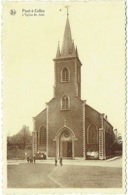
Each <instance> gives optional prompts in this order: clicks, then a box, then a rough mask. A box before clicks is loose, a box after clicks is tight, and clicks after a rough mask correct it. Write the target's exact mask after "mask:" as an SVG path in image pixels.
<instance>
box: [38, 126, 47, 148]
mask: <svg viewBox="0 0 128 195" xmlns="http://www.w3.org/2000/svg"><path fill="white" fill-rule="evenodd" d="M39 143H40V145H43V144H46V128H45V127H44V126H42V127H41V128H40V133H39Z"/></svg>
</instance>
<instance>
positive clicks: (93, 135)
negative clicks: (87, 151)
mask: <svg viewBox="0 0 128 195" xmlns="http://www.w3.org/2000/svg"><path fill="white" fill-rule="evenodd" d="M87 143H88V144H97V143H98V130H97V127H96V126H95V125H93V124H91V125H90V126H89V127H88V130H87Z"/></svg>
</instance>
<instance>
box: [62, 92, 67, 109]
mask: <svg viewBox="0 0 128 195" xmlns="http://www.w3.org/2000/svg"><path fill="white" fill-rule="evenodd" d="M61 108H62V110H69V98H68V97H67V96H66V95H64V96H63V97H62V100H61Z"/></svg>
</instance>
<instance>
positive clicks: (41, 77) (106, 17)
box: [2, 0, 125, 136]
mask: <svg viewBox="0 0 128 195" xmlns="http://www.w3.org/2000/svg"><path fill="white" fill-rule="evenodd" d="M66 5H67V3H56V2H54V3H51V2H49V3H46V2H38V3H37V2H36V3H34V2H27V3H21V2H6V3H3V32H2V34H3V37H2V45H3V130H4V132H6V135H7V136H11V135H13V134H15V133H17V132H18V131H19V130H20V129H21V128H22V126H23V125H27V126H29V128H30V130H31V131H33V123H32V117H34V116H36V115H38V114H39V113H40V112H41V111H42V110H43V109H44V108H45V103H46V102H48V101H50V99H52V97H53V86H54V62H53V59H54V58H55V56H56V51H57V45H58V41H59V42H60V45H62V41H63V34H64V28H65V23H66V17H67V16H66V9H65V6H66ZM68 5H69V21H70V27H71V32H72V38H73V40H74V43H75V45H76V46H77V49H78V53H79V58H80V60H81V62H82V69H81V85H82V86H81V98H82V100H86V101H87V104H88V105H90V106H91V107H93V108H94V109H96V110H97V111H99V112H100V113H105V115H107V116H108V121H109V122H110V123H111V124H112V125H113V127H114V129H118V131H119V132H120V133H121V134H122V135H124V133H125V1H118V0H112V1H106V0H104V1H86V2H83V3H82V2H79V3H78V2H77V3H76V2H72V3H68ZM11 9H15V10H16V14H15V15H11V14H10V10H11ZM24 9H25V10H32V9H33V10H35V9H36V10H44V16H39V12H38V14H37V15H38V16H25V15H24V11H23V10H24ZM28 12H29V11H27V12H26V13H28ZM34 12H35V11H34Z"/></svg>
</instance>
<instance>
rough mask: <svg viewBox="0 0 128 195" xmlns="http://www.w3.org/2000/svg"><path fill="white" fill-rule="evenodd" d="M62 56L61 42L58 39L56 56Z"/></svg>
mask: <svg viewBox="0 0 128 195" xmlns="http://www.w3.org/2000/svg"><path fill="white" fill-rule="evenodd" d="M60 56H61V53H60V44H59V41H58V47H57V53H56V58H59V57H60Z"/></svg>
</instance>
